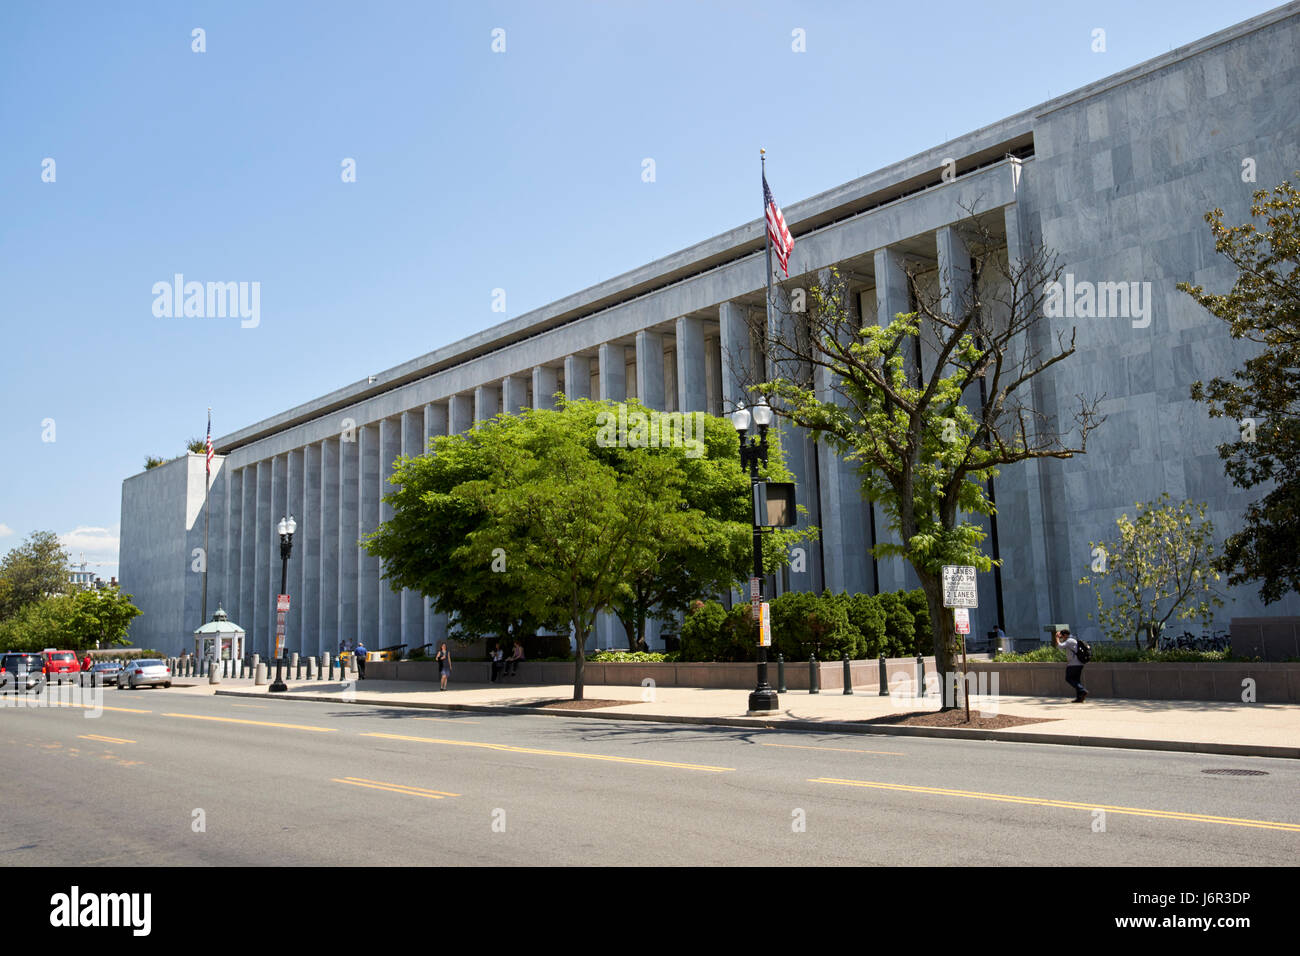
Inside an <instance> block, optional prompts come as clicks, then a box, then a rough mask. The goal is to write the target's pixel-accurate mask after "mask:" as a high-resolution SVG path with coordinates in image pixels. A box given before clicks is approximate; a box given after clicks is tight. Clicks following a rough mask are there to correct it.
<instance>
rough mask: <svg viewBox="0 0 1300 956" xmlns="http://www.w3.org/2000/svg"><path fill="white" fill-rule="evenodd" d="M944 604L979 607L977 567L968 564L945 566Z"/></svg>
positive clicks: (948, 605)
mask: <svg viewBox="0 0 1300 956" xmlns="http://www.w3.org/2000/svg"><path fill="white" fill-rule="evenodd" d="M943 606H944V607H979V606H980V600H979V590H978V589H977V588H976V586H975V569H974V568H973V567H971V566H970V565H968V564H945V565H944V566H943Z"/></svg>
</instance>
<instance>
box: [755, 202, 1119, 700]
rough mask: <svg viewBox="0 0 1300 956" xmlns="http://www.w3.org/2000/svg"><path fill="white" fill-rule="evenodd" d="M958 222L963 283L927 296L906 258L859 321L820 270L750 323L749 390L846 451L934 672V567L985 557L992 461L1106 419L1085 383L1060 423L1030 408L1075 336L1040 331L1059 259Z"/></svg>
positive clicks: (1036, 452) (943, 642)
mask: <svg viewBox="0 0 1300 956" xmlns="http://www.w3.org/2000/svg"><path fill="white" fill-rule="evenodd" d="M968 228H969V235H968V236H967V243H968V245H969V248H970V252H971V260H972V270H971V281H970V283H969V287H968V288H967V287H964V286H963V287H958V288H947V287H946V286H945V285H944V283H943V282H942V281H940V283H939V286H940V288H939V289H938V293H937V294H931V293H928V292H926V291H925V284H924V283H917V282H916V281H915V280H916V272H915V270H912V269H911V267H909V277H910V278H911V279H912V286H913V295H914V299H915V303H916V311H915V312H912V313H909V314H899V315H897V316H895V317H894V318H893V319H892V321H890V322H889V323H888V324H887V325H884V326H880V325H876V324H875V323H871V324H864V323H863V322H861V321H859V320H858V319H857V318H856V316H855V311H854V308H853V304H852V302H851V299H850V297H849V295H848V290H847V284H846V282H845V281H844V279H843V278H842V277H841V276H840V275H839V274H838V272H836V271H835V270H827V271H826V272H825V273H824V274H823V276H822V277H819V279H818V281H817V282H815V283H810V284H811V285H812V288H810V289H809V290H808V293H807V296H806V303H807V306H806V314H793V315H789V316H786V317H785V321H784V322H783V323H782V325H781V328H780V330H779V331H778V332H777V333H776V334H774V335H771V336H769V335H768V334H767V329H766V327H765V325H763V326H759V327H756V328H754V329H753V332H754V333H756V337H757V338H758V340H759V341H764V340H766V342H767V347H768V355H769V360H770V362H771V364H772V372H771V373H770V378H771V380H770V381H767V382H762V383H756V386H757V387H758V389H759V390H760V391H761V392H763V393H764V394H765V395H768V396H771V397H772V398H774V399H775V401H774V403H773V407H774V409H775V411H776V412H777V414H778V415H781V416H783V417H785V418H787V419H789V420H790V421H792V422H793V423H794V424H796V425H800V426H802V427H804V428H807V429H809V430H810V431H811V432H812V434H813V435H814V436H815V437H816V438H817V439H818V440H819V441H823V442H826V443H827V444H829V445H830V447H832V448H833V449H834V450H835V451H837V452H838V453H840V454H841V455H843V456H844V457H845V458H846V459H847V460H849V461H852V462H854V463H856V464H857V466H858V469H859V470H858V474H859V476H860V478H861V480H862V489H863V493H864V494H865V495H866V497H868V498H869V499H870V500H871V501H873V502H875V503H877V504H878V505H880V507H881V509H882V511H883V512H884V513H885V514H886V515H887V516H888V521H889V525H890V527H891V528H892V530H893V532H894V534H895V535H896V536H897V540H898V541H899V542H901V543H898V544H894V543H881V544H877V545H876V546H875V547H874V548H873V553H874V554H875V556H876V557H877V558H884V557H889V556H898V557H901V558H903V559H905V560H907V561H908V562H909V563H910V564H911V566H912V567H913V569H914V570H915V571H916V575H917V577H918V578H919V579H920V582H921V587H922V589H923V590H924V592H925V597H926V603H927V608H928V616H929V620H930V626H931V637H932V641H933V645H934V650H935V657H936V662H937V666H938V669H939V671H940V672H941V673H953V672H954V671H955V669H956V668H955V664H954V659H955V640H954V637H953V615H952V612H951V611H950V610H949V609H947V608H945V607H944V606H943V591H942V567H943V565H945V564H962V565H973V566H975V567H976V568H978V569H979V570H981V571H989V570H990V569H991V568H992V561H991V559H990V558H989V556H988V555H986V554H985V553H984V550H983V547H982V542H983V539H984V536H985V535H984V531H983V530H982V529H981V527H980V525H979V524H978V522H977V521H976V520H972V519H973V518H974V516H978V515H988V514H991V513H992V512H993V505H992V503H991V502H990V500H989V497H988V494H987V486H988V482H989V480H990V479H991V478H993V477H995V476H996V475H997V473H998V469H999V468H1001V467H1005V466H1008V465H1015V464H1017V463H1019V462H1023V461H1030V460H1034V459H1039V458H1070V457H1072V456H1074V455H1076V454H1081V453H1083V452H1084V451H1085V449H1086V442H1087V436H1088V435H1089V434H1090V433H1091V432H1092V430H1093V429H1094V428H1096V427H1097V426H1098V425H1099V424H1100V423H1101V421H1102V419H1101V418H1100V417H1099V416H1098V414H1097V405H1098V400H1097V399H1089V398H1085V397H1083V396H1080V397H1079V404H1078V408H1077V410H1076V411H1075V413H1074V421H1073V423H1072V424H1069V425H1066V426H1064V427H1062V426H1061V425H1059V424H1058V423H1057V422H1056V421H1055V420H1054V419H1053V418H1051V417H1049V416H1048V415H1047V414H1046V412H1045V410H1043V409H1039V408H1036V407H1035V406H1034V405H1033V399H1032V387H1033V384H1034V381H1035V379H1037V378H1038V376H1040V375H1042V374H1043V373H1044V372H1046V371H1047V370H1048V369H1050V368H1052V367H1053V366H1055V365H1058V364H1060V363H1061V362H1064V361H1065V360H1066V359H1068V358H1069V357H1070V356H1071V355H1072V354H1073V353H1074V341H1073V335H1071V336H1070V337H1069V338H1068V340H1067V339H1066V338H1065V337H1064V336H1062V337H1058V338H1057V340H1056V342H1055V343H1053V342H1051V341H1050V339H1049V337H1048V335H1047V334H1045V332H1043V331H1042V330H1040V328H1039V325H1040V323H1044V322H1045V321H1046V320H1045V319H1044V318H1043V317H1042V316H1043V306H1044V303H1045V300H1046V298H1047V296H1048V295H1049V282H1050V281H1053V280H1055V279H1056V278H1057V277H1058V276H1059V274H1060V270H1059V268H1058V267H1057V266H1056V264H1055V259H1054V258H1053V257H1051V256H1049V255H1048V254H1047V253H1046V252H1045V251H1043V250H1042V249H1041V248H1040V249H1038V250H1036V251H1035V252H1034V253H1033V254H1032V255H1029V256H1028V257H1027V258H1025V259H1021V258H1020V257H1018V256H1015V255H1012V256H1011V257H1010V258H1008V257H1007V256H1006V255H1005V247H1004V241H1003V240H1002V238H1001V237H999V236H994V235H992V234H991V233H990V232H989V230H988V229H987V227H986V226H984V225H982V224H981V221H980V220H979V219H972V220H971V221H970V223H969V224H968ZM807 278H808V277H802V278H800V279H797V280H791V282H790V283H789V284H790V285H791V286H793V285H795V284H798V285H803V284H804V282H805V280H806V279H807ZM918 355H920V356H921V358H922V361H920V362H919V363H918V362H917V361H916V357H917V356H918ZM945 706H946V704H945Z"/></svg>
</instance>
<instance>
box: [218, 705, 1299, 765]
mask: <svg viewBox="0 0 1300 956" xmlns="http://www.w3.org/2000/svg"><path fill="white" fill-rule="evenodd" d="M216 694H217V695H218V696H225V697H266V696H267V694H266V693H264V692H256V691H242V690H218V691H217V692H216ZM275 699H276V700H305V701H316V702H317V703H328V704H364V705H366V706H370V707H406V708H410V709H413V710H452V711H477V712H478V713H488V714H538V715H541V716H545V717H579V718H589V719H593V720H639V721H643V722H646V723H655V724H697V725H698V724H702V725H705V726H716V727H758V728H762V729H764V730H811V731H821V732H823V733H837V734H863V735H874V736H890V737H937V738H945V739H948V740H1006V741H1010V742H1012V743H1022V744H1059V745H1064V746H1068V747H1117V748H1121V749H1124V750H1157V751H1160V750H1163V751H1171V752H1174V753H1200V754H1221V755H1223V756H1232V757H1278V758H1282V759H1288V760H1300V747H1282V746H1274V745H1268V744H1224V743H1204V742H1202V743H1197V742H1195V741H1187V740H1145V739H1142V738H1137V737H1096V736H1087V735H1079V736H1071V735H1065V734H1043V733H1035V732H1033V731H1023V730H960V729H957V728H953V727H907V726H898V725H897V724H872V723H845V722H841V721H816V720H781V721H772V720H763V719H762V718H761V717H692V716H686V715H681V716H666V715H657V714H610V713H602V712H600V711H598V710H547V709H545V708H541V707H514V706H510V705H507V704H451V703H447V704H442V703H438V704H434V703H422V702H418V701H401V702H397V703H393V702H389V701H378V700H355V699H354V700H347V699H345V698H343V697H318V696H312V697H308V696H306V695H303V694H276V695H275Z"/></svg>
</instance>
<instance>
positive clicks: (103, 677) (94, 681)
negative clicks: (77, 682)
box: [81, 661, 122, 687]
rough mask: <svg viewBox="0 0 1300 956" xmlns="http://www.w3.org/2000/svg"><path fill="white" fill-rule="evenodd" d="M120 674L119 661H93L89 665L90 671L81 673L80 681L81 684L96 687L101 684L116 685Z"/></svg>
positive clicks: (120, 664) (120, 663) (120, 666)
mask: <svg viewBox="0 0 1300 956" xmlns="http://www.w3.org/2000/svg"><path fill="white" fill-rule="evenodd" d="M121 673H122V662H121V661H95V662H94V663H92V664H91V665H90V670H88V671H82V678H81V679H82V682H83V683H86V684H90V685H92V686H96V687H98V686H100V685H102V684H116V683H117V678H118V676H119V675H120V674H121Z"/></svg>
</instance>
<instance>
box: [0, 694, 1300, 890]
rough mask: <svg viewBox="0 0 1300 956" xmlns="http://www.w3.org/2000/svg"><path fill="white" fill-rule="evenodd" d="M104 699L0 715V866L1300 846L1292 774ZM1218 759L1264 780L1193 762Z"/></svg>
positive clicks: (739, 860) (1269, 853) (1241, 762)
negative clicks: (97, 703) (96, 707)
mask: <svg viewBox="0 0 1300 956" xmlns="http://www.w3.org/2000/svg"><path fill="white" fill-rule="evenodd" d="M6 696H7V697H10V698H12V695H6ZM9 703H10V704H11V702H9ZM104 704H105V705H106V709H105V710H104V711H103V713H102V714H101V715H99V716H96V717H93V718H88V717H87V716H86V715H87V713H91V711H87V710H85V709H82V708H76V707H58V708H48V707H41V708H23V707H14V706H12V705H10V706H0V755H2V756H3V760H4V767H5V772H4V773H3V774H2V775H0V800H2V801H3V806H4V808H5V811H4V813H3V818H2V819H0V864H3V865H45V864H59V865H71V866H97V865H113V866H122V865H127V866H129V865H135V864H159V865H222V866H237V865H317V866H319V865H325V866H328V865H334V864H343V865H399V866H400V865H448V864H450V865H476V864H493V865H542V864H561V865H563V864H623V865H699V864H772V863H778V864H787V863H788V864H801V865H809V864H811V865H819V866H825V865H837V864H858V865H863V864H865V865H875V864H880V865H908V864H934V865H963V864H976V865H1090V864H1105V865H1145V866H1151V865H1178V866H1202V865H1211V866H1253V865H1274V866H1284V865H1293V864H1294V862H1295V860H1296V859H1297V858H1298V857H1300V806H1298V805H1297V801H1296V794H1297V793H1300V764H1298V763H1297V761H1291V760H1280V759H1263V758H1242V757H1220V756H1195V755H1185V754H1172V753H1149V752H1142V751H1131V750H1119V749H1116V750H1109V749H1100V748H1088V747H1064V746H1052V745H1042V744H1015V743H1006V742H994V741H969V742H967V741H957V740H938V739H924V738H915V737H889V736H865V735H840V734H819V733H792V732H785V731H752V730H748V729H736V728H708V727H700V726H693V725H680V724H647V723H642V722H635V723H632V722H618V721H603V720H592V719H575V718H565V717H552V716H546V715H536V716H534V715H523V716H504V715H488V714H464V715H454V714H449V713H446V712H442V713H440V712H437V711H428V710H409V709H398V708H380V707H373V706H364V705H346V704H331V703H315V702H304V701H277V700H274V699H267V700H258V701H251V700H247V699H239V698H231V697H204V696H193V695H185V694H178V693H176V692H175V691H168V690H162V689H151V690H139V691H134V692H118V691H114V690H109V691H107V692H106V694H105V697H104ZM1211 768H1239V769H1249V770H1260V771H1265V774H1264V775H1252V776H1217V775H1207V774H1205V773H1202V771H1203V770H1205V769H1211Z"/></svg>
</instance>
